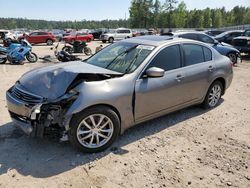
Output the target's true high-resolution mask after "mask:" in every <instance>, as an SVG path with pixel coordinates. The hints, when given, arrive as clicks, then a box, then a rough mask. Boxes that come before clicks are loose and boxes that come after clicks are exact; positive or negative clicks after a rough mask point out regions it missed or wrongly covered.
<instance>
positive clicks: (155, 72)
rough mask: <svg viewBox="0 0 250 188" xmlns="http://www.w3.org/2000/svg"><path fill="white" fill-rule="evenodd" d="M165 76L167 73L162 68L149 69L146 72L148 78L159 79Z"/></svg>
mask: <svg viewBox="0 0 250 188" xmlns="http://www.w3.org/2000/svg"><path fill="white" fill-rule="evenodd" d="M164 74H165V71H164V70H163V69H161V68H157V67H151V68H149V69H147V70H146V73H145V75H146V76H147V77H148V78H159V77H163V76H164Z"/></svg>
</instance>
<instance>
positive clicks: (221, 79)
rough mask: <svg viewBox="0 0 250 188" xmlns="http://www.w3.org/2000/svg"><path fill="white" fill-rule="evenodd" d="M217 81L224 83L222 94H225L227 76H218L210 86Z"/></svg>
mask: <svg viewBox="0 0 250 188" xmlns="http://www.w3.org/2000/svg"><path fill="white" fill-rule="evenodd" d="M216 81H219V82H220V83H221V84H222V87H223V91H222V95H224V94H225V90H226V80H225V78H223V77H218V78H216V79H215V80H214V81H213V82H212V83H211V84H210V86H211V85H212V84H213V83H214V82H216ZM210 86H209V87H210Z"/></svg>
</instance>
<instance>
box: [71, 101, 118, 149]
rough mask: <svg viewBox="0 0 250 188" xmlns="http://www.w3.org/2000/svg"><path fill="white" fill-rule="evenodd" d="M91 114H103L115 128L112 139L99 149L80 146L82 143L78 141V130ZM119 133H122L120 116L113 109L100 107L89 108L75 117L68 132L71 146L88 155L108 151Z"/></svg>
mask: <svg viewBox="0 0 250 188" xmlns="http://www.w3.org/2000/svg"><path fill="white" fill-rule="evenodd" d="M91 114H103V115H105V116H107V117H109V118H110V120H111V121H112V123H113V126H114V132H113V135H112V137H111V138H110V140H109V141H108V142H107V143H106V144H105V145H103V146H101V147H99V148H87V147H85V146H83V145H82V144H80V142H79V141H78V139H77V129H78V126H79V124H80V122H81V121H82V120H83V119H85V118H86V117H88V116H89V115H91ZM119 133H120V120H119V117H118V115H117V114H116V113H115V112H114V111H113V110H112V109H111V108H108V107H105V106H104V107H102V106H98V107H93V108H89V109H86V110H84V111H82V112H80V113H78V114H76V115H74V116H73V117H72V119H71V121H70V130H69V132H68V134H69V140H70V142H71V144H72V145H73V146H74V147H76V148H77V149H78V150H81V151H83V152H87V153H94V152H100V151H103V150H105V149H107V148H108V147H109V146H111V145H112V143H113V142H114V141H115V140H116V138H117V137H118V135H119Z"/></svg>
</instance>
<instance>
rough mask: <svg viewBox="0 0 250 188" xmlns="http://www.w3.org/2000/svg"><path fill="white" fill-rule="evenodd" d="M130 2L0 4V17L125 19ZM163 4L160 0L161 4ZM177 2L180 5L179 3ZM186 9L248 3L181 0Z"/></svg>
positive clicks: (13, 0)
mask: <svg viewBox="0 0 250 188" xmlns="http://www.w3.org/2000/svg"><path fill="white" fill-rule="evenodd" d="M130 2H131V0H89V1H87V0H0V7H1V9H0V17H9V18H10V17H11V18H29V19H44V20H83V19H86V20H103V19H119V18H123V19H124V18H125V15H126V17H127V18H128V16H129V11H128V9H129V6H130ZM162 2H164V0H163V1H162ZM179 2H180V1H179ZM184 2H185V3H186V5H187V8H188V9H194V8H196V9H204V8H206V7H210V8H217V7H219V8H220V7H222V6H225V7H226V9H227V10H230V9H232V8H233V7H234V6H237V5H239V6H248V7H250V0H184Z"/></svg>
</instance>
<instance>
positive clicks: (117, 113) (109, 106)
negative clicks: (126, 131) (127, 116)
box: [70, 103, 121, 132]
mask: <svg viewBox="0 0 250 188" xmlns="http://www.w3.org/2000/svg"><path fill="white" fill-rule="evenodd" d="M94 107H107V108H110V109H111V110H113V111H114V112H115V113H116V115H117V116H118V118H119V121H120V124H121V114H120V112H119V110H118V109H117V108H116V107H114V106H112V105H110V104H105V103H100V104H94V105H91V106H88V107H86V108H84V109H82V110H81V111H79V112H77V113H74V114H72V117H71V118H70V122H71V120H72V118H73V117H74V116H75V115H77V114H79V113H82V112H83V111H86V110H88V109H91V108H94ZM119 131H120V132H121V127H120V130H119Z"/></svg>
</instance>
